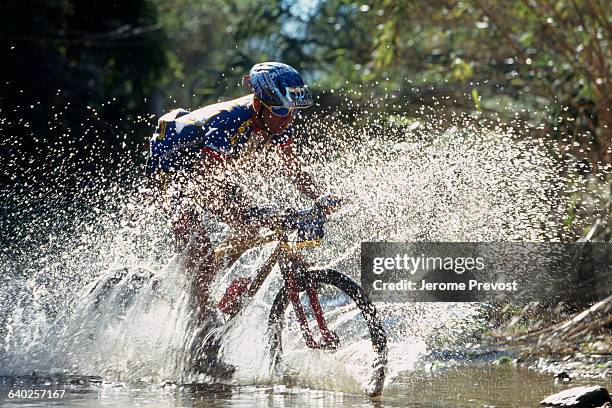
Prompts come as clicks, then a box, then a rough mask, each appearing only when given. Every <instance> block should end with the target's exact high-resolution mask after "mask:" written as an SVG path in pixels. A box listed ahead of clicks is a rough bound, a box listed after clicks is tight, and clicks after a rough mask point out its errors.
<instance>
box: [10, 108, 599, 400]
mask: <svg viewBox="0 0 612 408" xmlns="http://www.w3.org/2000/svg"><path fill="white" fill-rule="evenodd" d="M370 108H371V107H362V111H361V114H362V115H361V119H360V121H359V122H355V121H351V118H346V117H342V116H338V115H335V114H332V115H322V114H320V115H313V116H312V118H311V119H310V120H309V121H304V122H303V124H302V125H300V126H298V129H297V130H298V132H299V131H300V130H302V131H304V129H305V128H306V127H307V126H308V129H309V130H310V133H309V134H311V135H313V136H311V137H307V138H306V140H305V143H304V147H302V148H301V153H302V157H304V158H305V160H304V161H305V164H307V167H308V168H309V169H310V170H311V171H312V172H313V173H314V174H316V175H317V178H318V179H319V180H322V182H323V183H324V184H325V185H326V186H328V188H329V189H330V190H331V191H333V192H335V193H336V194H338V195H340V196H343V197H347V198H349V199H350V200H351V201H352V204H351V205H350V206H348V207H347V208H345V209H344V210H343V211H342V213H341V214H339V215H338V216H335V217H334V218H333V219H332V220H331V222H330V223H329V225H328V234H327V238H326V242H325V244H324V245H323V246H322V247H320V248H318V249H315V250H312V251H310V253H309V254H308V256H309V259H312V260H313V261H315V262H316V263H318V264H321V265H325V264H327V265H332V266H334V267H335V268H338V269H340V270H342V271H344V272H345V273H347V274H349V275H350V276H352V277H354V278H358V277H359V257H358V251H359V243H360V242H361V241H374V240H386V241H417V240H418V241H426V240H428V241H542V240H567V239H570V240H572V239H574V238H575V236H574V235H573V232H572V231H571V230H570V229H569V228H567V227H564V225H565V224H564V221H565V217H566V216H567V211H566V210H567V208H568V207H569V206H570V205H571V203H570V196H569V195H567V194H565V192H567V190H568V188H572V189H576V190H581V191H593V187H592V184H590V183H587V182H584V181H583V180H582V179H580V178H579V176H576V175H574V174H573V173H571V172H568V171H567V170H568V168H569V167H570V165H571V164H572V163H569V164H568V162H567V161H566V160H562V159H561V152H559V148H558V147H557V146H556V145H554V144H552V143H546V142H544V141H543V140H542V139H532V138H530V137H529V136H527V132H528V131H529V129H528V128H527V129H526V128H524V127H517V126H515V128H509V127H507V126H506V127H504V128H502V127H499V126H496V125H491V126H476V125H475V124H474V121H473V120H471V119H470V120H465V121H464V118H461V117H459V118H457V120H456V123H455V125H448V124H445V122H441V121H440V120H438V119H437V118H436V117H435V116H432V117H429V118H428V119H427V120H426V121H423V122H415V121H414V120H412V119H411V120H408V118H404V119H406V120H404V121H402V120H400V119H402V117H401V115H395V116H393V117H389V116H386V115H385V114H382V113H380V112H379V111H376V110H375V109H370ZM321 135H324V136H321ZM71 148H75V147H74V146H73V147H71ZM132 156H134V155H132ZM116 160H119V161H121V159H116ZM131 167H132V168H133V167H134V165H133V163H131V162H129V161H128V162H125V163H123V166H122V171H123V172H127V171H128V170H129V169H130V168H131ZM54 174H55V179H56V180H62V174H64V175H66V174H65V173H61V172H60V173H54ZM608 174H609V173H608ZM282 175H283V169H282V166H281V165H280V164H279V163H278V162H277V161H274V158H270V157H266V158H262V159H261V160H256V161H255V162H254V163H253V164H252V165H251V166H249V167H248V168H245V169H244V170H243V171H242V173H241V174H239V179H240V180H241V182H242V183H243V184H244V185H245V186H246V189H247V191H251V192H252V193H253V196H254V199H255V200H256V201H258V202H260V203H262V204H272V205H275V206H278V207H284V206H302V207H304V206H308V205H309V203H307V202H305V201H303V199H302V198H300V197H299V196H298V195H297V194H296V192H295V189H294V188H292V187H291V186H290V185H289V184H288V183H287V181H286V180H285V179H284V178H283V177H282ZM89 177H90V178H89V180H87V181H86V182H84V181H79V182H77V184H75V185H71V186H66V185H65V184H66V183H62V184H56V185H47V186H37V185H36V180H30V181H29V182H30V184H32V183H33V184H34V186H35V187H33V188H30V187H31V186H30V185H29V184H28V180H27V175H25V176H24V177H22V180H26V181H25V182H23V184H22V188H20V189H14V190H10V189H7V190H4V191H3V193H4V194H3V195H4V197H5V198H4V200H5V201H4V202H3V206H2V207H3V212H4V213H5V215H4V216H3V221H2V223H1V224H0V227H1V231H2V234H3V236H4V238H3V248H2V251H1V252H0V267H1V268H2V270H3V271H4V272H5V273H4V275H5V279H4V282H3V283H2V286H1V287H0V339H1V342H0V344H1V346H0V353H1V354H2V364H1V365H0V373H1V374H5V375H8V374H10V375H22V374H26V373H30V372H32V371H36V372H60V373H72V374H82V375H100V376H104V377H105V378H108V379H111V380H113V381H140V380H142V381H147V382H150V383H155V382H164V381H173V382H193V381H196V382H197V381H208V379H207V378H206V377H201V376H198V375H195V374H193V373H190V372H189V369H188V360H189V356H188V353H189V350H190V343H191V342H192V341H194V339H193V332H194V331H193V329H192V326H191V323H190V322H191V317H192V316H191V313H192V311H191V307H190V303H189V296H188V287H189V281H188V278H187V277H186V276H185V273H184V269H185V268H184V267H183V261H184V259H183V258H182V257H181V256H180V255H176V254H174V253H173V247H172V242H171V237H170V236H169V233H168V228H167V215H166V214H165V213H164V211H163V209H162V208H161V207H160V206H158V205H156V204H155V203H152V202H148V201H147V200H146V199H143V196H142V195H141V194H140V193H138V192H137V191H136V190H137V187H138V186H139V185H140V184H141V181H140V180H138V178H137V177H136V178H130V180H131V181H129V182H126V181H123V182H121V183H117V182H112V181H109V180H108V178H105V177H104V176H103V175H100V174H97V175H96V173H95V172H93V173H92V174H90V175H89ZM70 180H74V177H71V178H70ZM264 181H265V182H264ZM568 186H569V187H568ZM578 222H585V221H584V220H579V221H578ZM224 233H225V231H224V230H223V229H217V230H215V235H214V237H213V238H214V240H215V241H217V242H218V241H219V240H221V239H222V238H223V236H224ZM269 251H270V248H264V249H262V250H259V251H254V252H252V253H250V254H247V255H246V256H245V257H244V258H243V259H242V260H241V262H239V263H238V264H237V265H236V266H235V267H234V268H233V269H232V270H230V271H228V273H227V274H226V275H225V276H223V277H218V280H217V284H215V285H213V287H216V288H219V290H218V291H217V292H215V293H213V296H214V297H217V298H218V297H220V295H221V294H222V289H221V288H223V287H224V283H227V282H229V280H230V279H231V278H233V277H235V276H238V275H242V274H248V273H252V272H253V271H254V270H256V268H257V267H258V265H260V264H261V263H262V262H263V259H265V256H266V254H267V253H269ZM116 276H121V277H122V279H121V280H117V282H118V284H117V285H114V286H113V288H112V290H106V291H105V286H104V285H105V282H108V281H109V279H111V280H112V279H113V277H116ZM278 285H279V281H278V280H270V281H268V282H267V283H266V286H264V287H263V288H262V291H261V292H260V294H259V295H258V297H257V298H256V299H255V300H254V301H253V302H252V303H251V304H250V305H249V308H248V310H246V311H245V313H244V314H243V315H242V316H240V317H238V318H237V319H236V320H235V321H234V322H233V323H232V324H231V325H230V326H228V327H225V328H224V330H223V332H222V336H221V339H220V341H221V345H220V349H219V353H220V355H221V356H222V359H223V360H224V361H225V362H227V363H228V364H231V365H233V366H234V367H235V368H236V375H235V377H234V379H233V381H234V382H235V383H238V384H274V383H275V382H277V381H284V382H285V383H290V384H297V385H299V386H306V387H315V388H320V389H333V390H338V389H339V390H343V391H347V392H358V391H357V390H359V389H360V387H362V384H360V381H361V380H363V378H364V377H365V376H364V374H363V370H364V362H363V361H360V360H358V359H355V358H354V357H353V356H355V355H358V354H360V353H361V352H362V351H365V346H364V345H363V344H361V343H359V342H358V341H355V342H353V343H349V344H347V346H346V348H345V349H342V350H340V351H339V352H338V353H337V355H336V356H333V357H329V355H327V354H325V353H316V352H315V353H313V352H306V350H305V348H304V346H303V344H301V342H300V339H299V336H293V337H292V339H293V343H290V344H289V347H288V352H287V359H286V366H285V367H284V370H283V375H284V377H283V378H278V377H274V373H272V372H271V371H270V370H269V364H268V363H267V361H268V359H267V358H266V335H265V327H266V325H265V322H266V321H267V313H268V312H269V308H270V304H271V301H272V298H273V297H272V296H273V295H274V293H275V292H276V290H277V289H278ZM381 310H382V312H381V313H382V315H383V316H384V319H385V325H386V326H387V328H388V329H389V332H390V343H391V346H390V361H391V365H390V371H391V376H390V377H393V376H394V375H397V374H398V373H400V372H402V371H406V370H411V369H413V368H414V367H416V366H417V365H418V364H419V361H420V359H421V358H422V357H423V356H426V355H427V354H428V353H429V351H430V350H431V348H432V347H434V346H437V345H439V344H441V343H444V344H446V346H447V347H453V345H454V344H457V343H459V342H460V341H461V339H463V338H464V335H465V333H466V332H469V331H470V330H471V328H470V327H469V325H464V326H463V329H462V330H461V331H460V330H458V329H457V326H458V325H460V324H461V322H465V321H466V320H467V318H468V317H473V313H474V308H473V307H471V306H470V305H464V306H463V307H457V305H452V306H450V305H444V304H436V305H408V306H405V305H404V306H397V305H395V306H393V305H386V306H385V305H381ZM343 319H346V315H338V316H330V324H332V325H335V326H338V327H339V326H341V325H342V324H343Z"/></svg>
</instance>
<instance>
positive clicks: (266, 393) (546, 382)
mask: <svg viewBox="0 0 612 408" xmlns="http://www.w3.org/2000/svg"><path fill="white" fill-rule="evenodd" d="M0 381H2V386H1V387H0V401H1V402H2V406H4V407H42V406H67V407H137V406H139V407H159V406H166V407H245V408H247V407H347V408H348V407H363V408H368V407H372V408H378V407H380V408H383V407H457V408H460V407H499V408H503V407H536V406H538V405H539V402H540V401H541V400H542V399H543V398H544V397H546V396H548V395H550V394H553V393H557V392H560V391H562V390H564V389H567V388H570V387H575V386H581V385H593V384H600V385H603V386H606V387H607V388H608V389H610V387H611V386H612V382H611V381H610V380H609V379H608V380H605V381H602V380H596V381H594V380H574V381H572V382H571V383H561V384H558V383H555V382H554V381H553V378H552V375H543V374H538V373H536V372H534V371H532V370H529V369H527V368H512V367H499V366H496V365H493V364H482V363H481V364H472V365H467V366H461V367H455V368H449V369H444V370H439V371H438V372H426V371H422V370H419V371H415V372H410V373H405V374H403V375H400V376H398V377H396V378H395V379H394V380H393V381H392V382H391V383H390V384H389V385H388V386H387V390H386V391H385V393H384V395H383V396H382V397H380V398H377V399H370V398H368V397H365V396H364V395H361V394H354V393H346V392H342V391H322V390H316V389H309V388H299V387H291V386H286V385H274V386H247V385H242V386H236V385H223V384H216V385H213V384H208V385H198V386H195V385H192V386H182V387H179V386H176V385H174V384H169V385H161V384H155V385H153V384H147V383H127V384H126V383H111V382H102V380H101V379H100V378H87V377H72V378H61V377H59V376H55V377H49V378H39V379H37V380H36V381H37V384H36V385H34V384H33V380H32V378H31V377H30V378H16V377H10V378H7V377H4V378H1V379H0ZM17 389H20V390H24V389H25V390H28V389H36V390H65V393H64V394H63V397H62V398H61V399H59V398H58V399H56V400H52V399H49V398H47V399H42V400H36V399H9V398H8V397H7V395H8V393H9V391H11V390H17Z"/></svg>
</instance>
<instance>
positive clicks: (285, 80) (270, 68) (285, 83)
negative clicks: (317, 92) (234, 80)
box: [243, 62, 312, 108]
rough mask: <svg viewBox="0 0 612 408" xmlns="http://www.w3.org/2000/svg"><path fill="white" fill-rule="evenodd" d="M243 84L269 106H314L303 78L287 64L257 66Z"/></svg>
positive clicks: (272, 63) (269, 63)
mask: <svg viewBox="0 0 612 408" xmlns="http://www.w3.org/2000/svg"><path fill="white" fill-rule="evenodd" d="M243 82H244V84H245V85H246V86H249V87H250V88H251V91H252V92H253V93H254V94H255V95H256V96H257V97H258V98H259V99H260V100H261V101H262V102H263V103H264V104H266V105H268V106H283V107H285V108H308V107H309V106H311V105H312V94H311V93H310V90H309V89H308V87H307V86H306V85H305V84H304V80H303V79H302V76H301V75H300V73H299V72H297V71H296V70H295V69H294V68H292V67H290V66H289V65H287V64H283V63H280V62H262V63H260V64H255V65H254V66H253V68H251V71H250V72H249V75H247V76H245V77H244V80H243Z"/></svg>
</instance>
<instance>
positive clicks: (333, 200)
mask: <svg viewBox="0 0 612 408" xmlns="http://www.w3.org/2000/svg"><path fill="white" fill-rule="evenodd" d="M347 202H348V200H346V199H343V198H340V197H338V196H336V195H333V194H327V195H324V196H321V197H319V198H317V199H316V201H315V207H316V208H318V209H320V210H321V212H322V213H323V214H325V215H329V214H331V213H333V212H335V211H337V210H338V209H339V208H340V207H342V206H343V205H344V204H347Z"/></svg>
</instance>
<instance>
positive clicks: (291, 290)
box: [287, 268, 338, 350]
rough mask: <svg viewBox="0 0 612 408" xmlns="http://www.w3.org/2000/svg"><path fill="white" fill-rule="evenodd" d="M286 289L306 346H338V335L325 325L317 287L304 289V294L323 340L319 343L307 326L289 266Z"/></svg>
mask: <svg viewBox="0 0 612 408" xmlns="http://www.w3.org/2000/svg"><path fill="white" fill-rule="evenodd" d="M287 291H288V295H289V300H291V304H292V305H293V310H295V314H296V315H297V318H298V321H299V323H300V329H301V331H302V335H303V336H304V341H305V342H306V346H308V347H310V348H313V349H328V350H330V349H335V348H336V347H337V346H338V336H337V335H336V334H335V333H334V332H332V331H331V330H329V327H327V322H326V321H325V316H323V308H321V303H320V302H319V297H318V294H317V289H316V288H314V287H309V288H307V289H306V294H307V295H308V300H309V302H310V307H311V308H312V312H313V314H314V316H315V319H316V321H317V326H318V327H319V331H320V332H321V337H322V339H323V341H321V342H320V343H319V342H317V341H315V339H314V338H313V337H312V332H311V331H310V327H309V326H308V320H307V319H306V313H305V312H304V307H303V306H302V302H300V291H299V288H298V285H297V283H296V281H295V276H294V273H293V270H292V269H291V268H290V270H289V271H288V273H287Z"/></svg>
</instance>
